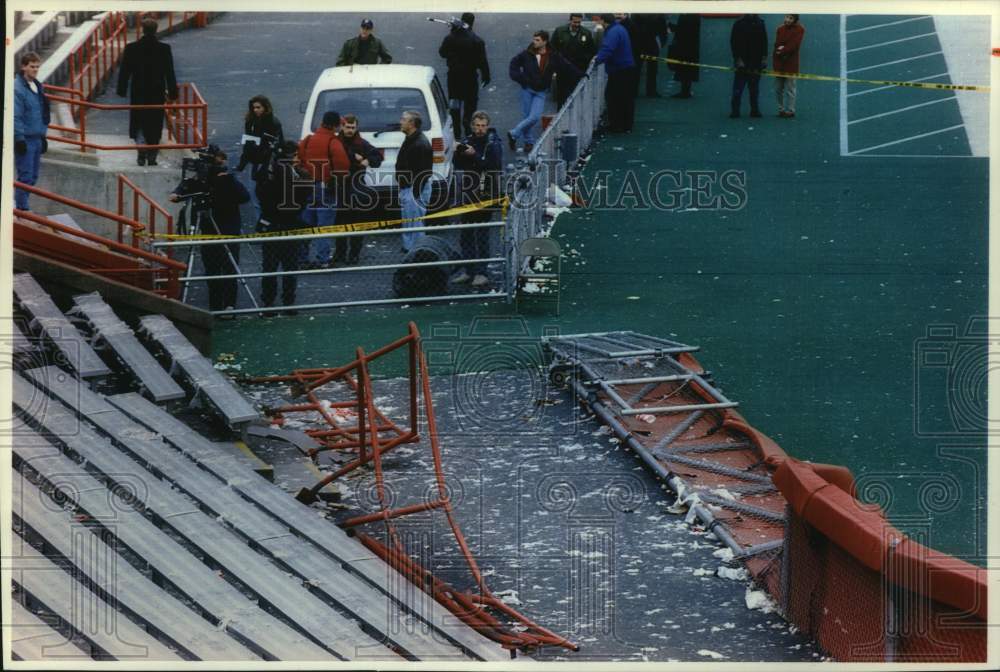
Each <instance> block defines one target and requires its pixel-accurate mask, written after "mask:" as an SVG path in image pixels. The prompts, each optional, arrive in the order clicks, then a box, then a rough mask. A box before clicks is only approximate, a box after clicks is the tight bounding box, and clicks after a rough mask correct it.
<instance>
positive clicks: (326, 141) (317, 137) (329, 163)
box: [299, 111, 351, 268]
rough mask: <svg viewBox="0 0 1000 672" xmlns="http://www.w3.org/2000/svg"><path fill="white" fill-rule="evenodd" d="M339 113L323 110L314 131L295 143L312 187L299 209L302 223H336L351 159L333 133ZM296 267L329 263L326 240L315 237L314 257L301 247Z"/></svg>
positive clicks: (324, 224)
mask: <svg viewBox="0 0 1000 672" xmlns="http://www.w3.org/2000/svg"><path fill="white" fill-rule="evenodd" d="M339 130H340V115H339V114H337V113H336V112H333V111H327V112H324V113H323V121H322V124H321V125H320V127H319V128H317V129H316V132H315V133H312V134H311V135H308V136H306V137H305V138H303V139H302V141H301V142H299V162H300V163H301V165H302V167H303V172H305V173H306V174H307V175H308V176H309V177H310V178H311V179H312V181H313V188H312V190H311V193H310V194H309V198H308V200H307V202H306V208H305V210H304V211H303V212H302V221H303V222H305V224H306V226H310V227H322V226H333V225H334V224H336V223H337V194H338V193H339V192H340V189H339V186H340V182H341V181H342V180H343V179H344V176H346V175H347V172H348V170H350V167H351V161H350V159H348V158H347V152H345V151H344V145H343V143H342V142H341V141H340V138H339V137H338V135H337V132H338V131H339ZM302 248H303V250H302V252H303V254H302V255H301V257H303V258H300V262H301V263H300V264H299V266H300V267H308V268H321V267H328V266H330V239H329V238H317V239H316V258H315V259H313V260H310V259H309V246H308V245H303V246H302Z"/></svg>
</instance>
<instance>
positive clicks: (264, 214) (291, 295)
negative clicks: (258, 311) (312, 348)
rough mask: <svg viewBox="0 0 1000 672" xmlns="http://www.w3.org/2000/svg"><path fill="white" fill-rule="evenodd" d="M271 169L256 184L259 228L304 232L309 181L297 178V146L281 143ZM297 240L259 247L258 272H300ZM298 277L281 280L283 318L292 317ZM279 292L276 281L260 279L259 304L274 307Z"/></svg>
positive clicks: (276, 231)
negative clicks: (260, 257) (303, 212)
mask: <svg viewBox="0 0 1000 672" xmlns="http://www.w3.org/2000/svg"><path fill="white" fill-rule="evenodd" d="M277 152H278V153H277V155H276V156H275V157H274V160H273V161H271V162H270V167H269V168H268V169H265V170H263V171H262V174H261V177H260V180H259V181H258V182H257V186H258V191H259V194H260V205H261V220H260V227H261V229H262V230H264V231H266V232H269V233H280V232H288V231H294V230H296V229H302V228H305V226H306V225H305V223H303V221H302V218H301V214H302V209H303V207H304V205H305V203H306V202H307V201H308V196H309V195H308V191H309V190H310V189H311V188H312V181H311V180H309V176H308V175H307V174H305V173H304V172H303V173H302V174H299V172H298V167H297V166H296V165H295V164H296V158H297V157H296V153H297V152H298V145H296V144H295V143H294V142H292V141H288V142H285V143H282V144H281V145H280V146H279V147H278V150H277ZM301 244H302V243H301V242H299V241H297V240H276V241H270V242H266V243H263V244H262V245H261V255H262V257H263V260H262V265H261V271H262V272H264V273H275V272H277V271H278V269H279V268H280V269H281V270H282V271H284V272H286V273H294V272H295V271H298V270H299V247H300V245H301ZM297 286H298V276H296V275H283V276H281V303H282V305H284V306H286V309H285V310H284V311H283V312H284V314H285V315H294V314H295V312H296V311H295V310H294V309H292V308H288V306H294V305H295V290H296V288H297ZM277 290H278V278H277V277H276V276H265V277H263V278H261V279H260V301H261V304H262V305H263V306H264V307H265V308H268V307H270V306H273V305H274V299H275V295H276V294H277Z"/></svg>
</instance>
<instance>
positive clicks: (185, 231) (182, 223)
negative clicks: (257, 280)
mask: <svg viewBox="0 0 1000 672" xmlns="http://www.w3.org/2000/svg"><path fill="white" fill-rule="evenodd" d="M177 228H178V232H179V233H180V234H182V235H199V234H201V233H203V232H204V233H207V234H209V235H223V234H222V233H221V232H220V231H219V227H218V225H217V224H216V223H215V217H214V216H213V215H212V208H211V204H210V202H209V195H208V194H207V193H196V194H190V195H189V200H188V201H187V202H186V203H185V204H184V205H183V206H182V207H181V211H180V215H179V217H178V227H177ZM219 245H221V247H222V249H223V250H225V253H226V257H227V258H228V259H229V263H230V265H231V266H232V268H233V270H234V271H235V272H236V275H237V276H238V277H237V280H238V281H239V283H240V285H242V286H243V289H244V291H246V293H247V296H249V297H250V303H251V304H252V305H253V307H254V308H259V306H258V304H257V299H256V298H255V297H254V295H253V292H252V291H250V287H249V286H248V285H247V281H246V279H245V278H244V277H243V271H242V270H240V265H239V263H238V262H237V261H236V257H234V256H233V252H232V250H230V249H229V245H228V244H219ZM199 247H200V246H199V245H192V246H191V249H190V251H189V252H188V258H187V274H186V276H185V278H190V277H191V276H192V274H193V273H194V257H195V254H197V252H198V248H199ZM202 259H203V262H204V255H203V257H202ZM203 265H204V263H203ZM206 275H207V273H206ZM208 282H212V280H208ZM190 288H191V283H190V282H185V283H184V289H183V291H182V292H181V302H182V303H186V302H187V296H188V290H189V289H190Z"/></svg>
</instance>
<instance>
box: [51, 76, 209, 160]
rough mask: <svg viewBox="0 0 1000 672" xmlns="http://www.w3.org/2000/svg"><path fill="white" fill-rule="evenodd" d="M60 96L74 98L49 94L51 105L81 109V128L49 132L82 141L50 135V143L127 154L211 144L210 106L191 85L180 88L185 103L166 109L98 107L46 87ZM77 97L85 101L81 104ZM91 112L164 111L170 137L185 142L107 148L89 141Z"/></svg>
mask: <svg viewBox="0 0 1000 672" xmlns="http://www.w3.org/2000/svg"><path fill="white" fill-rule="evenodd" d="M46 88H49V89H54V90H56V91H59V92H65V93H67V94H69V96H70V97H68V98H67V97H63V96H57V95H52V94H50V93H46V94H45V96H46V98H48V99H49V101H50V102H54V103H65V104H67V105H70V106H71V107H73V108H74V109H77V108H78V109H79V110H80V112H79V120H80V127H79V128H76V129H74V128H67V127H65V126H56V125H50V126H49V128H51V129H53V130H57V131H62V132H67V133H73V134H75V135H78V136H79V138H80V139H79V140H76V139H73V138H66V137H62V136H58V135H49V136H47V139H49V140H53V141H55V142H63V143H66V144H69V145H76V146H78V147H80V151H81V152H83V151H86V150H87V149H102V150H127V149H132V150H135V149H197V148H199V147H204V146H205V145H206V144H207V140H206V138H208V103H207V102H205V99H204V97H202V95H201V92H200V91H198V87H196V86H195V85H194V84H193V83H191V82H182V83H181V84H179V85H178V87H177V89H178V96H179V100H180V101H181V102H174V103H163V104H162V105H131V104H116V103H95V102H92V101H89V100H82V98H84V94H83V92H82V91H78V90H73V89H68V88H66V87H61V86H52V87H46ZM76 97H79V98H81V99H80V100H78V99H76ZM87 110H105V111H116V110H164V111H165V112H166V114H167V120H166V126H167V132H168V137H173V138H175V139H176V138H178V137H179V136H183V139H184V142H173V143H160V144H156V145H148V144H146V145H139V144H134V143H128V144H122V145H103V144H97V143H94V142H88V141H87Z"/></svg>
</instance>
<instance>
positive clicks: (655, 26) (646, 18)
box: [626, 14, 667, 98]
mask: <svg viewBox="0 0 1000 672" xmlns="http://www.w3.org/2000/svg"><path fill="white" fill-rule="evenodd" d="M633 26H634V30H635V35H636V41H635V42H633V43H632V51H633V52H634V58H635V75H636V76H635V95H636V96H638V95H639V79H640V78H639V71H640V70H641V69H642V67H643V65H645V67H646V96H647V97H648V98H659V97H660V94H659V92H657V90H656V73H657V70H658V62H657V61H645V60H643V59H642V57H643V56H653V57H657V56H659V55H660V49H661V48H662V47H663V45H664V43H665V42H666V41H667V19H666V17H665V16H664V15H663V14H636V15H634V17H633ZM626 28H627V26H626Z"/></svg>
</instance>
